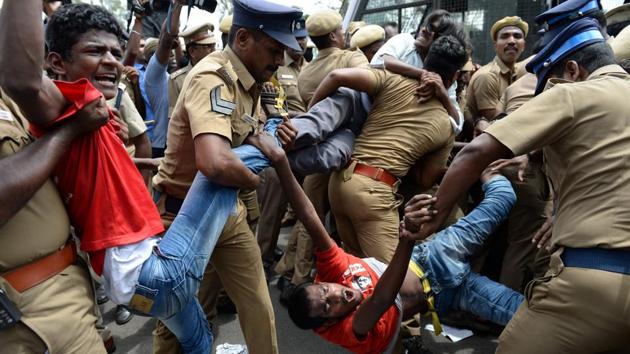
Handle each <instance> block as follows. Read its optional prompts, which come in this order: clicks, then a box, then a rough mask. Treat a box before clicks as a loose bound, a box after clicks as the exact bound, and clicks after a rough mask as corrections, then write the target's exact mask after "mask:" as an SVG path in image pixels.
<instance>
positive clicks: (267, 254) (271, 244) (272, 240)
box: [256, 167, 289, 265]
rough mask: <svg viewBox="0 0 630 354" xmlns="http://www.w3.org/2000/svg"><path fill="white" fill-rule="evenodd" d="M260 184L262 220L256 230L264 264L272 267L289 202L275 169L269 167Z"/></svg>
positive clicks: (259, 196)
mask: <svg viewBox="0 0 630 354" xmlns="http://www.w3.org/2000/svg"><path fill="white" fill-rule="evenodd" d="M259 176H260V184H259V185H258V189H257V190H256V192H257V194H258V202H259V206H260V218H259V220H258V229H257V230H256V240H258V246H259V247H260V253H261V254H262V258H263V263H264V264H265V265H271V264H272V263H273V261H274V259H273V257H274V250H275V248H276V245H277V244H278V236H279V235H280V223H281V222H282V217H283V216H284V213H285V212H286V211H287V205H288V203H289V201H288V200H287V198H286V196H285V195H284V193H283V191H282V185H280V179H279V178H278V174H277V173H276V170H275V169H274V168H273V167H268V168H266V169H265V170H263V171H262V172H261V173H260V174H259Z"/></svg>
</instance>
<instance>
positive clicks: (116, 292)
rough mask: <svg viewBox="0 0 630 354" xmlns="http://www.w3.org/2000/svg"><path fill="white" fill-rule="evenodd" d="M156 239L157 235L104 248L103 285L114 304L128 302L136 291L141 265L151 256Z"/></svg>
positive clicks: (125, 303)
mask: <svg viewBox="0 0 630 354" xmlns="http://www.w3.org/2000/svg"><path fill="white" fill-rule="evenodd" d="M158 240H159V238H158V237H150V238H147V239H144V240H142V241H140V242H136V243H132V244H129V245H124V246H118V247H112V248H108V249H107V250H105V261H104V263H103V287H104V289H105V293H106V294H107V296H108V297H109V298H110V299H111V300H112V301H113V302H114V303H115V304H118V305H128V304H129V302H130V301H131V297H132V296H133V294H134V292H135V291H136V284H138V277H139V276H140V270H141V269H142V265H143V264H144V262H145V261H146V260H147V259H149V257H150V256H151V252H152V251H153V247H154V246H155V245H157V243H158Z"/></svg>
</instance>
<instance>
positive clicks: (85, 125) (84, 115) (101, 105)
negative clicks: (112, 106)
mask: <svg viewBox="0 0 630 354" xmlns="http://www.w3.org/2000/svg"><path fill="white" fill-rule="evenodd" d="M108 121H109V112H108V110H107V103H106V102H105V99H104V98H103V97H100V98H97V99H95V100H94V101H92V102H90V103H88V104H87V105H85V106H84V107H83V109H81V110H80V111H78V112H77V113H75V114H74V116H73V117H71V118H69V119H68V123H67V124H66V127H67V129H68V130H70V131H71V132H72V133H73V135H74V136H78V135H81V134H85V133H88V132H91V131H94V130H97V129H98V128H100V127H102V126H103V125H105V124H106V123H107V122H108Z"/></svg>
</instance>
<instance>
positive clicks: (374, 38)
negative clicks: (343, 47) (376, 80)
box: [350, 25, 385, 62]
mask: <svg viewBox="0 0 630 354" xmlns="http://www.w3.org/2000/svg"><path fill="white" fill-rule="evenodd" d="M383 44H385V30H384V29H383V27H381V26H378V25H367V26H364V27H361V28H359V29H358V30H357V31H356V32H355V33H354V34H353V35H352V37H351V38H350V48H358V49H359V50H361V52H363V54H364V55H365V57H366V58H367V60H368V61H369V62H371V61H372V58H373V57H374V54H376V52H377V51H378V50H379V49H380V48H381V47H382V46H383Z"/></svg>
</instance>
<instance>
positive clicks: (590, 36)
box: [526, 18, 605, 95]
mask: <svg viewBox="0 0 630 354" xmlns="http://www.w3.org/2000/svg"><path fill="white" fill-rule="evenodd" d="M604 41H605V40H604V36H603V35H602V32H601V31H600V29H599V23H598V22H597V21H596V20H594V19H592V18H582V19H579V20H577V21H575V22H573V23H571V24H570V25H568V26H567V27H566V28H564V30H562V32H560V33H559V34H558V36H557V37H556V38H554V39H553V40H552V41H551V42H550V43H549V44H547V45H546V46H545V47H544V48H543V49H542V50H541V51H540V52H538V54H537V55H536V56H535V57H534V58H533V59H532V60H531V61H530V62H529V63H527V65H526V68H527V71H529V72H530V73H534V74H536V76H537V77H538V83H537V84H536V93H535V94H536V95H537V94H539V93H541V92H542V90H543V89H544V88H545V84H546V82H547V79H548V77H547V76H548V75H549V71H550V70H551V68H552V67H553V66H554V65H555V64H557V63H559V62H560V61H562V60H563V59H564V58H566V57H567V56H569V54H571V53H573V52H576V51H578V50H579V49H581V48H583V47H586V46H587V45H590V44H593V43H597V42H604Z"/></svg>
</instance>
